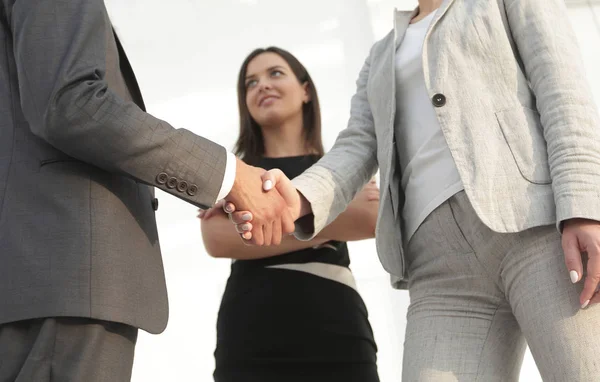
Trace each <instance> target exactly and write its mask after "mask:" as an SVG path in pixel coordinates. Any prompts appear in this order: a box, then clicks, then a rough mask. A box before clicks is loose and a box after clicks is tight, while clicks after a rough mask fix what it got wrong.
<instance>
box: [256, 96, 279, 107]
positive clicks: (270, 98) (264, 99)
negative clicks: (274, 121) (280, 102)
mask: <svg viewBox="0 0 600 382" xmlns="http://www.w3.org/2000/svg"><path fill="white" fill-rule="evenodd" d="M276 99H279V97H277V96H274V95H266V96H264V97H262V98H261V99H260V100H259V101H258V106H262V105H263V103H265V101H267V102H269V101H273V100H276Z"/></svg>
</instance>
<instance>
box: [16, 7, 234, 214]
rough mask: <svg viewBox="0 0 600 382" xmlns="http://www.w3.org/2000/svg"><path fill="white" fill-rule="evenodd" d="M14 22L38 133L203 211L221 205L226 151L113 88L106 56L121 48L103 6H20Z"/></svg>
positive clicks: (26, 102) (25, 96) (23, 98)
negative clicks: (170, 123) (156, 115)
mask: <svg viewBox="0 0 600 382" xmlns="http://www.w3.org/2000/svg"><path fill="white" fill-rule="evenodd" d="M9 22H10V28H11V32H12V36H13V45H14V55H15V59H16V64H17V75H18V79H19V86H20V88H19V91H20V102H21V107H22V109H23V111H24V113H25V118H26V119H27V121H28V123H29V125H30V127H31V130H32V132H33V133H34V134H35V135H37V136H38V137H40V138H41V139H43V140H45V141H47V142H48V143H49V144H51V145H52V146H54V147H55V148H57V149H58V150H60V151H62V152H64V153H65V154H67V155H69V156H72V157H74V158H76V159H78V160H81V161H83V162H87V163H89V164H92V165H95V166H97V167H100V168H102V169H104V170H106V171H110V172H114V173H120V174H123V175H126V176H129V177H132V178H133V179H135V180H137V181H139V182H141V183H145V184H148V185H153V186H156V187H158V188H160V189H162V190H164V191H166V192H168V193H171V194H173V195H175V196H177V197H179V198H181V199H184V200H186V201H187V202H190V203H192V204H194V205H196V206H199V207H202V208H207V207H210V206H212V205H213V204H214V203H215V201H216V199H217V195H218V193H219V190H220V189H221V185H222V181H223V177H224V173H225V167H226V162H227V160H226V158H227V157H226V150H225V148H224V147H222V146H220V145H218V144H216V143H213V142H211V141H209V140H207V139H205V138H202V137H199V136H197V135H195V134H193V133H191V132H190V131H187V130H185V129H175V128H174V127H172V126H171V125H169V124H168V123H167V122H165V121H162V120H160V119H158V118H155V117H153V116H152V115H150V114H147V113H145V112H144V111H142V110H141V109H140V108H139V107H137V106H136V105H135V104H134V103H133V102H131V101H127V100H124V99H123V98H122V97H120V96H119V95H117V94H116V93H115V92H114V91H112V90H111V88H110V87H109V85H108V83H107V81H106V52H107V51H108V50H111V49H116V45H115V40H114V36H113V34H112V25H111V23H110V20H109V17H108V14H107V11H106V8H105V6H104V1H103V0H14V1H13V3H12V6H11V9H10V17H9Z"/></svg>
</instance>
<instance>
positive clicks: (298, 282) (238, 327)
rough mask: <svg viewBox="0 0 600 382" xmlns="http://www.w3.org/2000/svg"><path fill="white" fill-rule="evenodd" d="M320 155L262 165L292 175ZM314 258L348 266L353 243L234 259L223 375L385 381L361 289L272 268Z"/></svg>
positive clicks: (227, 380)
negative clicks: (378, 365) (379, 374)
mask: <svg viewBox="0 0 600 382" xmlns="http://www.w3.org/2000/svg"><path fill="white" fill-rule="evenodd" d="M317 159H318V158H317V157H315V156H300V157H288V158H263V159H262V160H261V161H260V163H258V164H257V165H259V166H260V167H263V168H266V169H271V168H279V169H281V170H282V171H283V172H284V173H285V174H286V175H287V176H288V177H289V178H290V179H291V178H293V177H295V176H297V175H299V174H300V173H302V172H303V171H304V170H305V169H306V168H308V167H310V166H311V165H312V164H313V163H314V162H316V160H317ZM311 262H319V263H327V264H335V265H339V266H344V267H348V266H349V264H350V258H349V257H348V248H347V246H346V243H342V242H329V243H327V246H325V247H320V248H317V249H312V248H310V249H305V250H301V251H296V252H291V253H287V254H284V255H280V256H275V257H270V258H266V259H259V260H238V261H235V262H234V263H233V264H232V266H231V275H230V276H229V280H228V281H227V286H226V289H225V293H224V295H223V300H222V302H221V308H220V310H219V317H218V320H217V348H216V350H215V360H216V369H215V372H214V378H215V381H217V382H254V381H256V382H258V381H260V382H296V381H302V382H304V381H306V382H320V381H327V382H335V381H344V382H349V381H357V382H376V381H379V377H378V374H377V364H376V360H377V357H376V353H377V347H376V345H375V341H374V339H373V332H372V330H371V326H370V324H369V320H368V315H367V309H366V307H365V304H364V302H363V300H362V298H361V297H360V295H359V294H358V293H357V292H356V291H355V290H354V289H353V288H351V287H349V286H347V285H346V284H342V283H340V282H338V281H334V280H330V279H327V278H322V277H319V276H315V275H313V274H311V273H306V272H303V271H297V270H289V269H277V268H268V266H271V265H278V264H303V263H311Z"/></svg>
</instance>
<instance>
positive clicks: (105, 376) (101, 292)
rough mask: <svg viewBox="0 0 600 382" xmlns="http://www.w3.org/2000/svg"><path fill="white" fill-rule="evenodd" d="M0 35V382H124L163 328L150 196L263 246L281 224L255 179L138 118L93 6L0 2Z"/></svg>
mask: <svg viewBox="0 0 600 382" xmlns="http://www.w3.org/2000/svg"><path fill="white" fill-rule="evenodd" d="M0 26H1V28H0V381H14V380H17V381H27V382H36V381H111V382H114V381H127V380H129V379H130V377H131V368H132V364H133V354H134V346H135V342H136V337H137V330H138V328H142V329H144V330H146V331H148V332H151V333H160V332H162V331H163V330H164V329H165V326H166V324H167V317H168V305H167V290H166V286H165V278H164V272H163V264H162V260H161V254H160V247H159V240H158V233H157V229H156V222H155V215H154V211H155V210H156V209H157V208H158V200H157V199H155V198H154V189H153V187H158V188H159V189H161V190H163V191H165V192H168V193H170V194H172V195H175V196H177V197H179V198H181V199H183V200H185V201H187V202H189V203H191V204H193V205H195V206H198V207H200V208H208V207H210V206H212V205H213V204H214V203H215V201H216V200H217V199H218V198H223V197H225V196H227V198H228V199H231V200H235V201H236V203H239V204H240V205H243V206H244V207H246V208H248V209H249V210H252V211H253V212H254V216H255V221H254V225H255V226H256V225H257V222H256V216H257V215H258V216H259V221H262V225H263V228H264V229H262V230H261V231H262V232H261V233H264V236H262V238H261V237H259V238H258V241H261V240H263V242H264V243H266V244H269V243H278V242H279V240H280V238H281V235H282V232H284V233H289V232H291V231H292V230H293V221H292V220H291V218H290V215H289V213H287V212H286V211H287V208H286V205H285V203H284V201H283V199H282V198H281V196H279V195H278V194H273V195H272V196H271V195H270V194H269V193H262V192H261V191H260V184H261V181H260V174H261V173H262V171H261V170H260V169H257V168H253V167H251V166H247V165H245V164H244V163H243V162H241V161H238V160H237V159H236V158H235V157H234V156H232V155H231V154H227V153H226V150H225V149H224V148H223V147H221V146H220V145H218V144H216V143H213V142H211V141H209V140H206V139H204V138H202V137H199V136H196V135H194V134H193V133H191V132H189V131H186V130H183V129H175V128H173V127H172V126H170V125H169V124H168V123H166V122H164V121H161V120H159V119H157V118H154V117H153V116H151V115H149V114H147V113H146V112H145V111H144V103H143V100H142V96H141V94H140V90H139V88H138V86H137V83H136V80H135V77H134V74H133V71H132V69H131V67H130V65H129V63H128V61H127V58H126V56H125V53H124V51H123V48H122V46H121V44H120V42H119V40H118V39H117V37H116V35H115V34H114V32H113V29H112V25H111V22H110V20H109V17H108V14H107V11H106V9H105V5H104V2H103V0H70V1H58V0H31V1H26V0H2V2H1V3H0ZM281 212H283V213H284V217H283V218H279V217H278V215H279V214H280V213H281ZM258 225H261V223H258ZM260 235H261V234H259V236H260Z"/></svg>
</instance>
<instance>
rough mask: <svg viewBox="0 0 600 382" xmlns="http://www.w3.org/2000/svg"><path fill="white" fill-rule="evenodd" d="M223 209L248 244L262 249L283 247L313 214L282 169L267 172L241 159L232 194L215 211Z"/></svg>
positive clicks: (238, 161)
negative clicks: (300, 220) (303, 219)
mask: <svg viewBox="0 0 600 382" xmlns="http://www.w3.org/2000/svg"><path fill="white" fill-rule="evenodd" d="M220 207H222V208H223V209H224V210H225V212H226V213H228V214H229V216H230V218H231V221H232V223H233V224H234V225H235V226H236V229H237V231H238V233H239V234H240V235H241V237H242V239H243V240H244V242H245V243H247V244H253V245H261V246H262V245H265V246H268V245H279V244H280V243H281V240H282V238H283V236H284V235H288V234H291V233H293V232H294V227H295V223H294V222H295V221H296V220H297V219H298V218H300V217H302V216H305V215H308V214H310V213H311V212H312V211H311V208H310V203H309V202H308V201H307V200H306V199H305V198H304V196H302V194H300V192H298V191H297V190H296V188H295V187H294V186H293V185H292V182H291V181H290V179H289V178H288V177H286V176H285V174H284V173H283V172H282V171H281V170H277V169H274V170H270V171H265V170H263V169H261V168H258V167H253V166H249V165H247V164H245V163H244V162H242V161H241V160H239V159H238V160H237V166H236V177H235V181H234V183H233V187H232V189H231V191H230V193H229V194H228V195H227V196H226V197H225V199H224V200H223V201H220V202H219V203H218V204H217V205H215V207H214V208H220ZM210 211H211V210H209V211H208V212H207V214H208V213H210ZM205 217H208V216H206V215H205Z"/></svg>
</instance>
